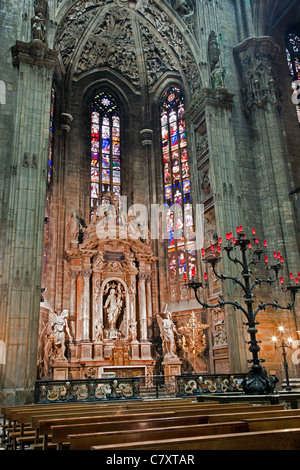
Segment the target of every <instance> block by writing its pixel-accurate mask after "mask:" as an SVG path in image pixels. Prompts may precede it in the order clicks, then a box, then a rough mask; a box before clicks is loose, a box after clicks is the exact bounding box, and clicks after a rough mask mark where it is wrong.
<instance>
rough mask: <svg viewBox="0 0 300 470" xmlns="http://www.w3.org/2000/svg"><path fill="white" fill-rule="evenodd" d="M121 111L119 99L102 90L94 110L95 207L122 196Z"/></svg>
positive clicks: (93, 177) (93, 193) (92, 176)
mask: <svg viewBox="0 0 300 470" xmlns="http://www.w3.org/2000/svg"><path fill="white" fill-rule="evenodd" d="M120 192H121V168H120V110H119V106H118V103H117V101H116V99H115V98H114V97H113V96H112V95H111V94H110V93H107V92H105V91H101V92H99V93H98V94H97V95H96V96H95V98H94V100H93V103H92V111H91V209H92V212H93V210H96V208H97V207H98V206H99V205H100V204H102V203H104V202H108V203H110V202H111V201H112V200H111V198H113V199H114V200H116V199H118V198H119V197H120Z"/></svg>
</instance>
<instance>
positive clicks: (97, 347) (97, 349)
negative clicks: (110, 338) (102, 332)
mask: <svg viewBox="0 0 300 470" xmlns="http://www.w3.org/2000/svg"><path fill="white" fill-rule="evenodd" d="M94 359H97V360H98V361H103V343H102V342H100V341H99V342H97V343H94Z"/></svg>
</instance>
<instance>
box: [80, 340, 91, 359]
mask: <svg viewBox="0 0 300 470" xmlns="http://www.w3.org/2000/svg"><path fill="white" fill-rule="evenodd" d="M79 351H80V353H79V354H80V360H82V361H91V360H92V352H93V344H92V343H90V342H89V341H86V342H85V341H83V342H82V343H81V344H80V346H79Z"/></svg>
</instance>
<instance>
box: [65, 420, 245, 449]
mask: <svg viewBox="0 0 300 470" xmlns="http://www.w3.org/2000/svg"><path fill="white" fill-rule="evenodd" d="M246 431H248V425H247V423H246V422H244V423H243V422H238V423H222V424H218V425H215V424H198V425H197V424H196V425H189V426H174V427H166V428H153V429H144V430H129V431H128V430H125V431H114V432H102V433H90V434H89V433H86V434H71V435H69V436H68V439H69V441H70V450H90V448H91V447H92V446H94V445H106V444H110V445H112V444H119V443H130V442H143V441H152V440H155V441H162V440H165V439H177V440H178V441H180V440H181V439H182V438H185V437H195V436H203V435H211V434H213V435H217V434H229V433H236V432H239V433H241V432H246Z"/></svg>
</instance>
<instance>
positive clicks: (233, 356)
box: [187, 86, 247, 372]
mask: <svg viewBox="0 0 300 470" xmlns="http://www.w3.org/2000/svg"><path fill="white" fill-rule="evenodd" d="M233 100H234V95H233V94H232V93H230V92H229V91H228V89H227V88H225V87H224V86H218V87H216V88H204V89H202V90H201V92H199V93H198V94H197V95H196V96H195V97H194V99H193V101H192V103H191V106H190V107H189V109H188V110H187V122H188V123H189V124H191V125H193V126H194V128H195V130H196V132H197V133H199V134H200V136H201V149H200V152H202V154H203V155H205V159H207V160H208V168H209V183H210V190H211V191H212V194H213V210H214V213H215V220H216V232H217V234H218V235H219V236H223V237H224V235H225V233H226V232H228V231H232V230H233V227H236V226H237V225H240V224H242V223H243V222H241V221H242V220H243V208H242V207H241V204H239V202H240V201H239V197H240V187H239V186H240V181H239V178H238V171H237V170H238V168H239V163H238V159H237V155H236V150H235V148H236V145H235V138H234V131H233V127H232V121H233V118H232V108H233ZM207 154H208V155H209V157H207V156H206V155H207ZM211 209H212V207H211V206H209V209H208V213H209V212H210V211H211ZM205 215H206V214H205ZM208 218H209V216H208ZM222 263H223V267H222V272H223V271H224V272H225V273H226V274H229V275H232V276H234V277H235V276H237V275H238V274H239V272H238V269H237V267H236V266H235V265H233V263H230V262H229V261H228V260H227V259H226V257H223V259H222ZM202 267H203V265H202ZM203 268H204V267H203ZM222 289H223V292H222V294H223V293H224V294H225V295H226V297H228V298H231V296H233V295H234V296H236V293H234V292H233V286H232V284H230V283H224V284H223V286H222ZM205 295H207V296H209V295H211V294H210V289H207V290H206V292H205ZM207 300H209V301H210V303H211V299H209V298H208V299H207ZM226 326H227V330H228V335H229V342H230V347H229V357H228V362H229V364H230V365H229V369H230V370H235V371H241V372H242V371H244V369H245V365H246V361H247V357H246V348H245V347H244V340H245V339H246V338H245V337H244V336H245V332H244V326H243V318H242V317H241V316H237V315H236V312H235V311H234V309H233V308H230V307H228V308H227V310H226ZM210 354H213V351H212V350H211V351H210Z"/></svg>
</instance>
